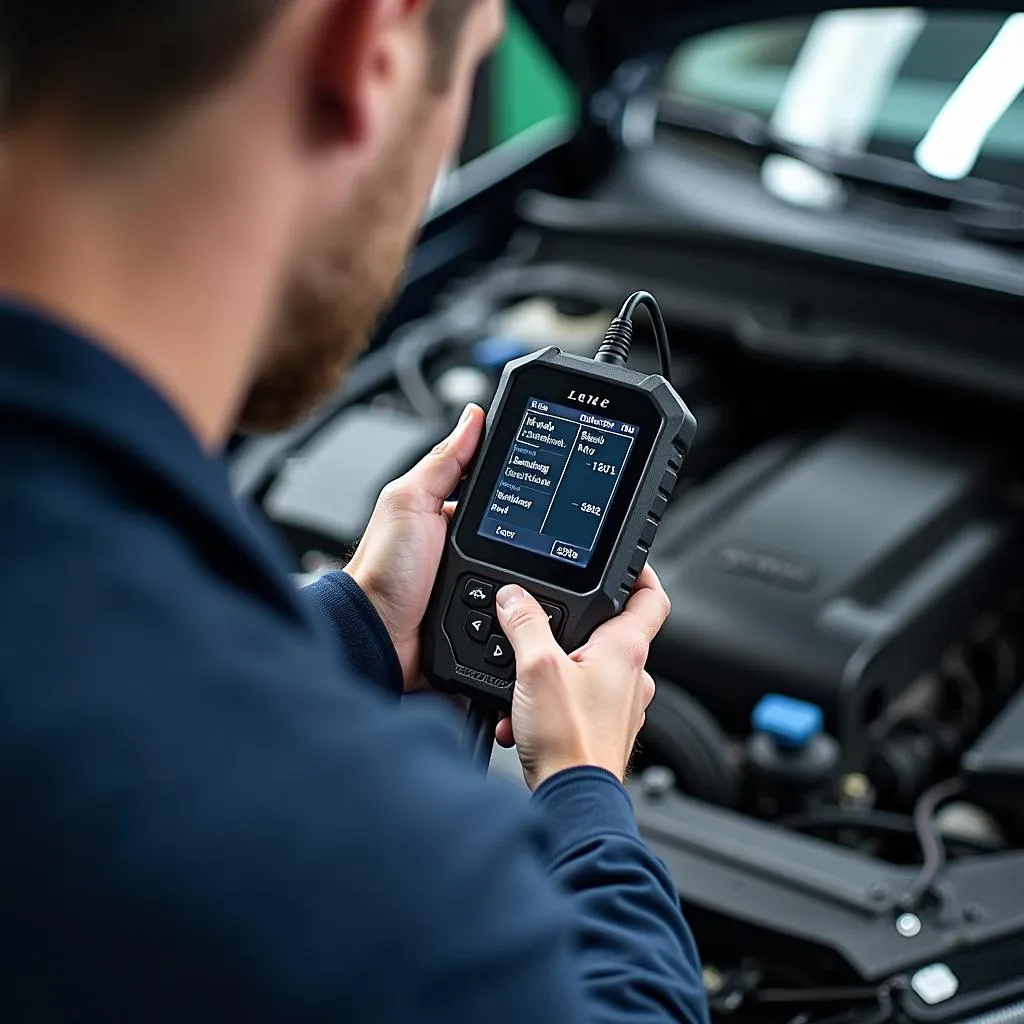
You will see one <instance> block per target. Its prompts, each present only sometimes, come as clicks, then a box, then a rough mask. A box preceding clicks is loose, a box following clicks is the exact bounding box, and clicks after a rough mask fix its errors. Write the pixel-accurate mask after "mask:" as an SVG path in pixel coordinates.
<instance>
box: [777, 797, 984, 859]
mask: <svg viewBox="0 0 1024 1024" xmlns="http://www.w3.org/2000/svg"><path fill="white" fill-rule="evenodd" d="M778 824H779V825H781V826H782V827H783V828H788V829H792V830H793V831H794V832H811V833H814V832H818V831H824V830H828V831H832V830H834V829H847V828H848V829H853V830H854V831H859V832H889V833H891V834H892V835H899V836H909V837H914V838H917V828H916V827H915V824H914V819H913V818H911V817H910V816H908V815H906V814H894V813H892V812H891V811H876V810H853V811H848V810H844V809H843V808H842V807H823V808H821V809H819V810H815V811H809V812H807V813H806V814H797V815H793V816H792V817H789V818H783V819H781V820H780V821H779V822H778ZM950 841H952V842H954V843H955V844H956V845H957V846H958V847H965V848H967V849H969V850H974V851H977V852H978V853H994V852H996V851H998V850H999V846H998V845H997V844H995V843H991V842H986V841H985V840H984V839H972V838H970V837H968V836H962V837H961V836H956V837H950Z"/></svg>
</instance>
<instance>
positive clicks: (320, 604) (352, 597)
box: [302, 572, 403, 697]
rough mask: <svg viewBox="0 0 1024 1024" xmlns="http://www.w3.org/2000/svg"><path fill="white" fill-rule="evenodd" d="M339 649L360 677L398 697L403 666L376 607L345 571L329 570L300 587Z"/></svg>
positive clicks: (401, 685) (401, 687)
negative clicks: (315, 580) (307, 584)
mask: <svg viewBox="0 0 1024 1024" xmlns="http://www.w3.org/2000/svg"><path fill="white" fill-rule="evenodd" d="M302 593H303V594H304V595H305V597H306V599H307V600H308V602H309V604H310V605H311V607H312V608H313V609H314V612H315V613H317V614H319V616H320V618H321V620H322V621H323V622H324V623H326V625H327V628H328V629H329V631H330V635H331V639H332V640H333V641H334V644H335V646H336V647H337V648H338V649H339V650H340V653H341V656H342V660H343V661H344V662H345V664H347V665H348V666H349V667H350V668H351V669H352V671H353V673H354V674H355V675H357V676H359V677H361V678H362V679H365V680H368V681H370V682H372V683H375V684H376V685H377V686H379V687H380V688H381V689H382V690H384V691H385V692H387V693H389V694H393V695H394V696H396V697H398V696H401V693H402V689H403V683H402V666H401V665H400V664H399V661H398V654H397V652H396V651H395V645H394V644H393V643H392V642H391V637H390V636H389V635H388V631H387V627H386V626H385V625H384V623H383V621H381V617H380V615H379V614H378V613H377V609H376V608H374V607H373V604H372V603H371V601H370V599H369V598H368V597H367V596H366V594H364V593H363V591H362V588H361V587H360V586H359V584H358V583H356V581H355V580H354V579H352V577H351V576H349V575H348V573H345V572H332V573H328V574H327V575H325V576H323V577H321V578H320V579H319V580H317V582H316V583H313V584H311V585H310V586H308V587H305V588H304V589H303V590H302Z"/></svg>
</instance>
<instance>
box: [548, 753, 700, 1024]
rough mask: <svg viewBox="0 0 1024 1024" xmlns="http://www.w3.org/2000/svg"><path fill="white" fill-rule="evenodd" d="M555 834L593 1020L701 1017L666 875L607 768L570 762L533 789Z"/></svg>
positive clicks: (693, 1020)
mask: <svg viewBox="0 0 1024 1024" xmlns="http://www.w3.org/2000/svg"><path fill="white" fill-rule="evenodd" d="M533 802H534V803H535V804H537V805H539V806H540V807H541V808H542V810H543V811H544V812H545V815H546V818H547V821H548V825H549V828H550V831H551V836H552V838H553V845H552V846H551V848H550V850H549V854H548V867H549V870H550V872H551V875H552V877H553V878H554V879H555V880H556V882H558V883H559V884H560V885H561V887H562V889H563V890H564V891H565V892H567V893H568V894H569V897H570V900H571V902H572V905H573V908H574V914H573V918H574V920H575V922H576V924H577V927H578V929H579V934H578V940H577V949H578V953H577V956H578V967H579V970H580V971H581V974H582V982H583V988H584V991H585V992H586V994H587V999H588V1004H589V1007H590V1012H589V1015H588V1016H587V1018H586V1019H587V1020H588V1021H590V1022H594V1024H598V1022H601V1024H613V1022H614V1024H618V1022H626V1021H628V1022H630V1024H654V1022H660V1021H668V1020H672V1021H687V1022H690V1024H706V1022H707V1020H708V1008H707V999H706V995H705V991H704V985H703V979H702V973H701V963H700V958H699V956H698V953H697V948H696V945H695V943H694V940H693V937H692V935H691V933H690V929H689V927H688V926H687V924H686V921H685V920H684V918H683V915H682V912H681V910H680V907H679V897H678V895H677V892H676V889H675V886H674V884H673V882H672V878H671V876H670V874H669V872H668V869H667V868H666V867H665V865H664V864H663V863H662V862H661V861H660V860H659V859H658V858H657V857H655V856H654V854H652V853H651V851H650V850H649V849H648V848H647V846H646V845H645V844H644V842H643V840H642V839H641V837H640V834H639V831H638V829H637V824H636V819H635V817H634V815H633V807H632V804H631V803H630V800H629V796H628V795H627V793H626V791H625V789H624V788H623V787H622V785H621V784H620V783H619V782H618V780H617V779H615V778H614V777H613V776H612V775H610V774H609V773H607V772H605V771H602V770H600V769H597V768H576V769H571V770H569V771H566V772H562V773H560V774H559V775H556V776H555V777H554V778H552V779H549V780H548V781H547V782H546V783H544V785H543V786H541V787H540V788H539V789H538V790H537V792H536V794H535V795H534V801H533Z"/></svg>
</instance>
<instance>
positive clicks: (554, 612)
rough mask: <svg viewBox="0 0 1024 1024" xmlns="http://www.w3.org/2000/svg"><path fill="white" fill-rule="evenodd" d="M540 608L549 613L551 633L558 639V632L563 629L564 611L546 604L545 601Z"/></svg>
mask: <svg viewBox="0 0 1024 1024" xmlns="http://www.w3.org/2000/svg"><path fill="white" fill-rule="evenodd" d="M540 606H541V608H543V609H544V611H545V612H547V616H548V622H550V623H551V632H552V633H554V634H555V636H556V637H557V636H558V631H559V630H560V629H561V628H562V619H563V618H564V613H563V612H562V609H561V608H558V607H557V606H555V605H553V604H544V602H543V601H542V602H541V605H540Z"/></svg>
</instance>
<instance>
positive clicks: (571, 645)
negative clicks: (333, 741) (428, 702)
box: [423, 348, 697, 708]
mask: <svg viewBox="0 0 1024 1024" xmlns="http://www.w3.org/2000/svg"><path fill="white" fill-rule="evenodd" d="M542 371H543V372H542ZM552 372H554V373H559V374H564V375H565V383H566V384H573V385H577V384H580V383H582V384H583V385H584V386H586V385H587V384H588V382H589V383H590V385H591V386H592V389H593V390H597V389H599V388H600V387H601V386H602V385H604V386H605V388H606V389H607V388H608V387H612V388H614V389H615V391H616V393H618V394H620V395H622V394H626V395H628V396H629V398H628V400H629V401H630V402H631V403H633V404H635V405H636V407H637V408H638V409H640V408H644V409H646V408H648V407H649V412H648V413H647V414H646V418H647V419H649V420H650V421H651V422H652V423H655V424H656V436H655V437H654V440H653V443H650V444H649V446H647V445H645V448H646V463H645V464H641V465H642V472H641V474H640V476H639V481H638V483H636V484H635V486H633V487H632V488H631V500H630V501H629V503H628V509H627V510H626V511H625V514H622V509H625V508H626V504H625V499H624V498H623V496H622V495H621V494H620V495H617V496H616V498H615V503H616V504H617V505H619V507H618V508H616V507H615V506H614V505H613V507H612V511H611V512H610V513H609V519H608V520H607V521H605V523H604V525H603V527H602V530H601V537H600V539H599V543H602V544H606V543H607V541H606V537H607V535H608V534H612V535H613V538H614V543H613V544H612V546H611V550H610V552H609V553H608V555H607V557H606V558H605V559H603V560H602V562H601V564H600V566H599V568H598V567H596V566H595V565H591V566H589V571H588V572H582V571H581V572H580V578H581V579H582V578H584V577H587V586H585V587H582V588H576V587H574V586H571V585H566V584H567V583H568V580H567V579H566V577H567V572H566V568H565V566H563V565H561V564H560V563H556V562H554V561H552V562H551V566H550V572H547V573H545V572H543V571H539V572H536V571H534V572H531V573H529V574H526V573H522V572H516V571H514V570H512V569H511V568H509V567H508V566H501V565H496V564H494V563H493V562H491V561H488V560H485V559H481V558H480V557H474V556H473V555H471V554H470V553H468V552H467V551H466V550H465V548H466V547H479V546H480V545H479V544H478V543H461V544H460V539H459V538H460V535H462V536H464V537H466V538H470V537H471V532H470V531H472V532H473V533H475V531H476V528H477V526H478V523H476V522H469V523H466V517H467V516H469V517H470V518H471V519H474V518H475V516H474V510H477V511H478V502H477V501H475V500H474V495H476V494H477V493H478V488H482V489H484V490H487V491H488V493H489V492H490V488H491V486H492V485H493V482H494V480H493V478H492V472H493V469H492V467H493V466H494V465H495V460H503V459H504V457H505V454H506V440H507V439H506V438H505V437H504V433H505V431H504V430H503V428H502V424H503V418H504V417H505V416H506V415H508V416H510V417H514V418H516V419H517V420H518V418H519V417H520V416H521V415H522V407H521V406H520V404H519V403H520V402H521V399H522V389H523V386H524V385H526V384H527V383H528V381H530V380H532V379H534V378H541V377H542V378H543V379H545V380H550V379H551V373H552ZM529 386H530V387H532V386H533V385H529ZM528 389H529V388H528ZM538 397H542V398H547V399H549V400H551V401H552V402H560V401H561V402H564V397H559V395H556V394H538ZM640 403H642V405H641V404H640ZM608 414H609V415H616V416H618V413H617V412H616V411H614V410H609V412H608ZM618 418H621V419H625V420H627V421H628V420H629V415H623V416H618ZM637 418H638V419H641V418H645V417H643V416H639V417H637ZM696 432H697V421H696V419H695V418H694V416H693V414H692V413H691V412H690V411H689V409H688V408H687V407H686V405H685V403H684V402H683V400H682V399H681V398H680V397H679V395H678V394H677V393H676V392H675V390H674V389H673V387H672V386H671V385H670V384H669V383H668V381H666V380H665V378H664V377H660V376H657V375H655V376H650V375H647V374H642V373H637V372H636V371H633V370H630V369H628V368H627V367H621V366H614V365H609V364H604V363H597V362H594V361H593V360H590V359H583V358H580V357H578V356H571V355H566V354H565V353H563V352H561V351H560V350H559V349H557V348H549V349H544V350H542V351H540V352H536V353H534V354H532V355H529V356H526V357H524V358H523V359H518V360H515V361H514V362H511V363H509V364H508V366H506V367H505V371H504V373H503V375H502V378H501V382H500V384H499V386H498V391H497V393H496V395H495V398H494V401H493V403H492V405H491V410H490V413H489V414H488V417H487V430H486V434H485V437H484V440H483V443H482V444H481V447H480V451H479V452H478V454H477V458H476V460H475V462H474V465H473V468H472V470H471V471H470V473H469V476H468V479H467V481H466V485H465V488H464V490H463V494H462V499H461V501H460V503H459V508H458V510H457V511H456V514H455V516H454V518H453V522H452V527H451V531H450V533H449V538H448V543H447V545H446V548H445V554H444V558H443V559H442V562H441V568H440V571H439V573H438V577H437V582H436V584H435V587H434V592H433V595H432V597H431V600H430V605H429V607H428V609H427V615H426V619H425V623H424V629H423V638H424V652H423V670H424V674H425V675H426V676H427V678H428V679H429V680H430V682H431V684H432V685H433V686H434V687H436V688H437V689H440V690H443V691H447V692H454V693H461V694H464V695H466V696H469V697H472V698H474V699H475V700H478V701H480V702H481V703H485V704H490V705H493V706H497V707H499V708H508V707H509V706H511V702H512V694H513V692H514V686H515V681H514V678H509V679H504V678H501V676H500V675H499V674H494V675H492V674H490V673H488V672H483V671H480V669H479V668H477V667H471V666H469V665H466V664H463V663H461V662H460V659H459V656H458V655H457V653H456V647H457V646H458V645H457V644H456V643H455V642H454V641H453V637H452V635H451V634H452V632H453V623H454V622H456V621H457V617H456V618H453V616H452V614H451V612H450V609H451V607H452V602H453V601H456V602H457V601H458V593H457V590H458V589H459V587H460V584H461V582H462V581H463V580H464V579H465V578H466V577H482V578H484V579H486V580H487V581H490V582H493V583H494V584H495V585H496V588H500V587H502V586H505V585H507V584H510V583H517V584H520V585H521V586H523V587H525V588H526V590H528V591H529V592H530V593H531V594H532V595H533V596H534V597H535V598H537V600H538V601H542V602H547V603H550V604H554V605H557V606H558V607H559V608H561V609H562V610H564V612H565V622H564V625H563V627H562V630H561V633H560V635H559V642H560V644H561V646H562V648H563V649H564V650H566V651H568V652H571V651H574V650H577V649H578V648H580V647H581V646H582V645H583V644H584V643H586V641H587V640H588V639H589V637H590V635H591V633H593V631H594V630H595V629H597V627H598V626H600V625H601V624H602V623H604V622H607V621H608V620H609V619H610V618H613V617H614V616H615V615H617V614H618V613H619V612H621V611H622V609H623V607H624V606H625V603H626V601H627V600H628V599H629V597H630V595H631V594H632V592H633V589H634V587H635V585H636V581H637V577H638V576H639V575H640V573H641V572H642V571H643V568H644V566H645V565H646V564H647V557H648V554H649V553H650V549H651V545H652V544H653V543H654V538H655V536H656V535H657V531H658V527H659V526H660V525H661V521H662V517H663V516H664V513H665V510H666V508H667V507H668V503H669V500H670V499H671V496H672V492H673V490H674V488H675V486H676V483H677V481H678V477H679V472H680V470H681V469H682V466H683V461H684V460H685V458H686V455H687V452H688V451H689V449H690V447H691V446H692V444H693V440H694V437H695V436H696ZM484 476H486V477H487V479H481V478H482V477H484ZM626 497H627V498H628V497H629V495H628V494H627V495H626ZM464 523H465V524H466V529H465V530H463V526H464ZM509 552H510V553H507V554H506V560H508V561H509V562H520V563H522V562H529V563H530V564H531V565H532V566H533V567H535V568H538V567H539V568H540V569H541V570H543V569H544V562H545V561H546V560H544V559H540V560H538V559H537V558H536V557H534V558H521V557H518V556H517V553H516V551H515V549H509ZM538 561H539V562H540V565H539V566H538ZM572 572H576V570H575V569H574V568H573V569H572V570H571V572H570V573H568V575H569V576H571V575H572ZM545 576H547V578H545ZM446 616H447V618H448V622H447V624H446ZM496 628H497V627H496ZM509 674H510V675H513V674H512V673H509Z"/></svg>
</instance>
